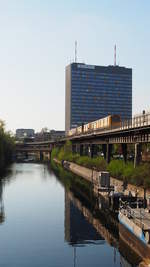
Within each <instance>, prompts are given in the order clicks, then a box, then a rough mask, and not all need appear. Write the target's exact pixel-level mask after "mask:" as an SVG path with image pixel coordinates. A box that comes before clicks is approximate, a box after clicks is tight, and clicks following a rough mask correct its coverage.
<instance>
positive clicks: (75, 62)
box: [75, 41, 77, 63]
mask: <svg viewBox="0 0 150 267" xmlns="http://www.w3.org/2000/svg"><path fill="white" fill-rule="evenodd" d="M75 63H77V41H75Z"/></svg>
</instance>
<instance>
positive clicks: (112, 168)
mask: <svg viewBox="0 0 150 267" xmlns="http://www.w3.org/2000/svg"><path fill="white" fill-rule="evenodd" d="M124 169H125V163H124V161H122V160H112V161H111V162H110V163H109V165H108V167H107V170H108V171H109V172H110V174H111V175H112V176H113V177H116V178H118V179H123V172H124Z"/></svg>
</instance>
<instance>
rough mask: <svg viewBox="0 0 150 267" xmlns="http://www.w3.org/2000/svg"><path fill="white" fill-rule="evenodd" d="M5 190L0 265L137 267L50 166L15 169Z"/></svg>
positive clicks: (4, 183)
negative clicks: (129, 260)
mask: <svg viewBox="0 0 150 267" xmlns="http://www.w3.org/2000/svg"><path fill="white" fill-rule="evenodd" d="M0 189H1V191H0V193H1V194H0V195H1V196H0V197H1V198H0V202H1V216H0V219H1V224H0V266H11V267H17V266H21V267H24V266H28V267H29V266H32V267H34V266H36V267H37V266H42V267H43V266H46V267H49V266H50V267H60V266H64V267H67V266H68V267H71V266H76V267H83V266H87V267H90V266H92V267H96V266H102V267H106V266H107V267H110V266H115V267H118V266H132V265H130V264H129V263H128V262H127V259H125V258H124V257H123V256H122V255H121V254H120V252H119V248H118V245H116V248H115V247H114V246H113V242H114V240H113V241H112V240H109V239H107V241H106V240H105V236H107V235H106V234H107V231H106V230H105V225H103V224H101V222H100V221H98V220H95V219H93V217H92V213H91V211H90V210H89V209H88V208H86V206H85V203H84V204H83V203H82V201H81V200H80V199H78V198H77V197H75V196H74V194H73V192H70V191H68V190H66V189H65V188H64V186H63V184H62V183H61V182H60V180H59V179H58V178H57V177H56V176H55V174H54V173H53V172H51V171H49V170H48V168H47V167H46V166H45V165H40V164H14V165H13V166H12V167H11V172H10V173H9V174H7V175H6V177H5V178H3V180H2V181H1V183H0ZM93 224H96V225H98V226H97V227H99V231H97V230H96V228H95V227H94V226H93ZM102 226H103V228H102ZM100 227H101V228H102V229H101V228H100ZM105 232H106V233H105ZM108 233H109V232H108ZM110 237H111V235H110ZM115 242H116V243H117V244H119V243H118V240H115Z"/></svg>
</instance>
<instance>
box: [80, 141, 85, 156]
mask: <svg viewBox="0 0 150 267" xmlns="http://www.w3.org/2000/svg"><path fill="white" fill-rule="evenodd" d="M83 150H84V146H83V145H82V144H81V145H80V156H83Z"/></svg>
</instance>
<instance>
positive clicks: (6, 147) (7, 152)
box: [0, 120, 15, 173]
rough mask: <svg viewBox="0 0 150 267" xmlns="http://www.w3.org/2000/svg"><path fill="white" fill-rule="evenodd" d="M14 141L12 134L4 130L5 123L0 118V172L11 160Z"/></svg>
mask: <svg viewBox="0 0 150 267" xmlns="http://www.w3.org/2000/svg"><path fill="white" fill-rule="evenodd" d="M14 149H15V142H14V138H13V136H12V134H11V133H10V132H7V131H6V130H5V124H4V122H3V121H1V120H0V173H1V172H2V171H3V169H4V168H5V166H6V165H8V164H9V163H10V162H11V161H12V155H13V151H14Z"/></svg>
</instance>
